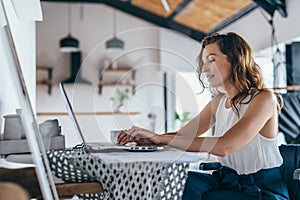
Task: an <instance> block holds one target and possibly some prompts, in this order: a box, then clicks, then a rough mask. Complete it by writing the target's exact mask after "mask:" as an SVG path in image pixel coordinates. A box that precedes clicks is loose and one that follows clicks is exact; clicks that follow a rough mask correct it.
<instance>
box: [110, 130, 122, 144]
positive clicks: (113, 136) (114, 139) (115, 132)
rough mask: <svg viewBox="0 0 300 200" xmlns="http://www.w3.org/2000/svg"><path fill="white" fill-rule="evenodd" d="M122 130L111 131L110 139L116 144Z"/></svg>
mask: <svg viewBox="0 0 300 200" xmlns="http://www.w3.org/2000/svg"><path fill="white" fill-rule="evenodd" d="M119 133H120V130H111V131H110V141H111V142H112V143H114V144H117V139H118V135H119Z"/></svg>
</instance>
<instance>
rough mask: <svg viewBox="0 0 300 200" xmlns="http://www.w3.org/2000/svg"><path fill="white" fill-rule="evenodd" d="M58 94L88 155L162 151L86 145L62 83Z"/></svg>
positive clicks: (109, 144) (148, 147) (157, 148)
mask: <svg viewBox="0 0 300 200" xmlns="http://www.w3.org/2000/svg"><path fill="white" fill-rule="evenodd" d="M59 88H60V92H61V94H62V96H63V98H64V101H65V104H66V109H67V111H68V115H69V116H70V118H71V120H72V122H73V124H74V126H75V130H76V131H77V133H78V135H79V136H80V138H81V140H82V145H81V146H82V148H84V149H85V150H86V151H87V152H90V153H100V152H101V153H102V152H114V151H123V150H126V151H133V152H152V151H157V150H163V149H164V147H161V146H139V145H114V144H112V143H91V144H88V143H87V142H86V140H85V138H84V136H83V133H82V131H81V128H80V126H79V123H78V121H77V118H76V116H75V113H74V111H73V108H72V105H71V103H70V100H69V98H68V95H67V92H66V90H65V87H64V85H63V83H62V82H60V83H59Z"/></svg>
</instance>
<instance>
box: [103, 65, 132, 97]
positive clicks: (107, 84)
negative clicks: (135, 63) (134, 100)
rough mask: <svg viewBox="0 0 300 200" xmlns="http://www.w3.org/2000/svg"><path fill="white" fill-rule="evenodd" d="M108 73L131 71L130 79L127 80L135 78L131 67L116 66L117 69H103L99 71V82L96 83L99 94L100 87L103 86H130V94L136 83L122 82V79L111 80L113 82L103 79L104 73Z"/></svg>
mask: <svg viewBox="0 0 300 200" xmlns="http://www.w3.org/2000/svg"><path fill="white" fill-rule="evenodd" d="M108 73H115V74H117V73H119V74H121V75H122V74H124V73H131V79H130V80H127V81H129V82H130V81H134V80H135V70H134V69H132V68H118V69H104V70H101V71H100V74H99V83H98V89H99V94H101V93H102V88H103V87H114V86H116V87H131V88H132V94H134V92H135V87H136V84H133V83H122V81H113V82H106V81H103V77H104V75H105V74H108Z"/></svg>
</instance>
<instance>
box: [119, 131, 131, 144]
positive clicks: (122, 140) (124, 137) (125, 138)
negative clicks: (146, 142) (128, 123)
mask: <svg viewBox="0 0 300 200" xmlns="http://www.w3.org/2000/svg"><path fill="white" fill-rule="evenodd" d="M117 141H118V144H122V145H123V144H127V143H128V142H130V139H129V135H128V133H127V131H126V130H121V131H120V133H119V135H118V138H117Z"/></svg>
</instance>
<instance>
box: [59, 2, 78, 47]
mask: <svg viewBox="0 0 300 200" xmlns="http://www.w3.org/2000/svg"><path fill="white" fill-rule="evenodd" d="M71 12H72V10H71V5H70V3H69V4H68V13H67V14H68V17H67V23H68V35H67V37H65V38H62V39H61V40H60V51H62V52H76V51H79V41H78V40H77V39H76V38H74V37H72V35H71V25H72V14H71Z"/></svg>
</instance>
